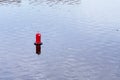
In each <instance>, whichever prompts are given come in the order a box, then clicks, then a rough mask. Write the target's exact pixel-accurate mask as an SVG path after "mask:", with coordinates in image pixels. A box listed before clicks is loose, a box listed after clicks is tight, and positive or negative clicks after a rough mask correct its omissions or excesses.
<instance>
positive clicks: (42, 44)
mask: <svg viewBox="0 0 120 80" xmlns="http://www.w3.org/2000/svg"><path fill="white" fill-rule="evenodd" d="M34 45H43V43H42V42H41V43H34Z"/></svg>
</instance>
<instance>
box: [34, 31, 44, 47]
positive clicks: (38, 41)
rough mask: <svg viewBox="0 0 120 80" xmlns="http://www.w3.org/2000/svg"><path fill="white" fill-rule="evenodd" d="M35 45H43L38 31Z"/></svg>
mask: <svg viewBox="0 0 120 80" xmlns="http://www.w3.org/2000/svg"><path fill="white" fill-rule="evenodd" d="M34 45H42V42H41V34H40V33H36V42H35V43H34Z"/></svg>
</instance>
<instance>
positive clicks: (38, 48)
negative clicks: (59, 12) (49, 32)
mask: <svg viewBox="0 0 120 80" xmlns="http://www.w3.org/2000/svg"><path fill="white" fill-rule="evenodd" d="M36 54H38V55H40V54H41V46H40V45H36Z"/></svg>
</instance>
